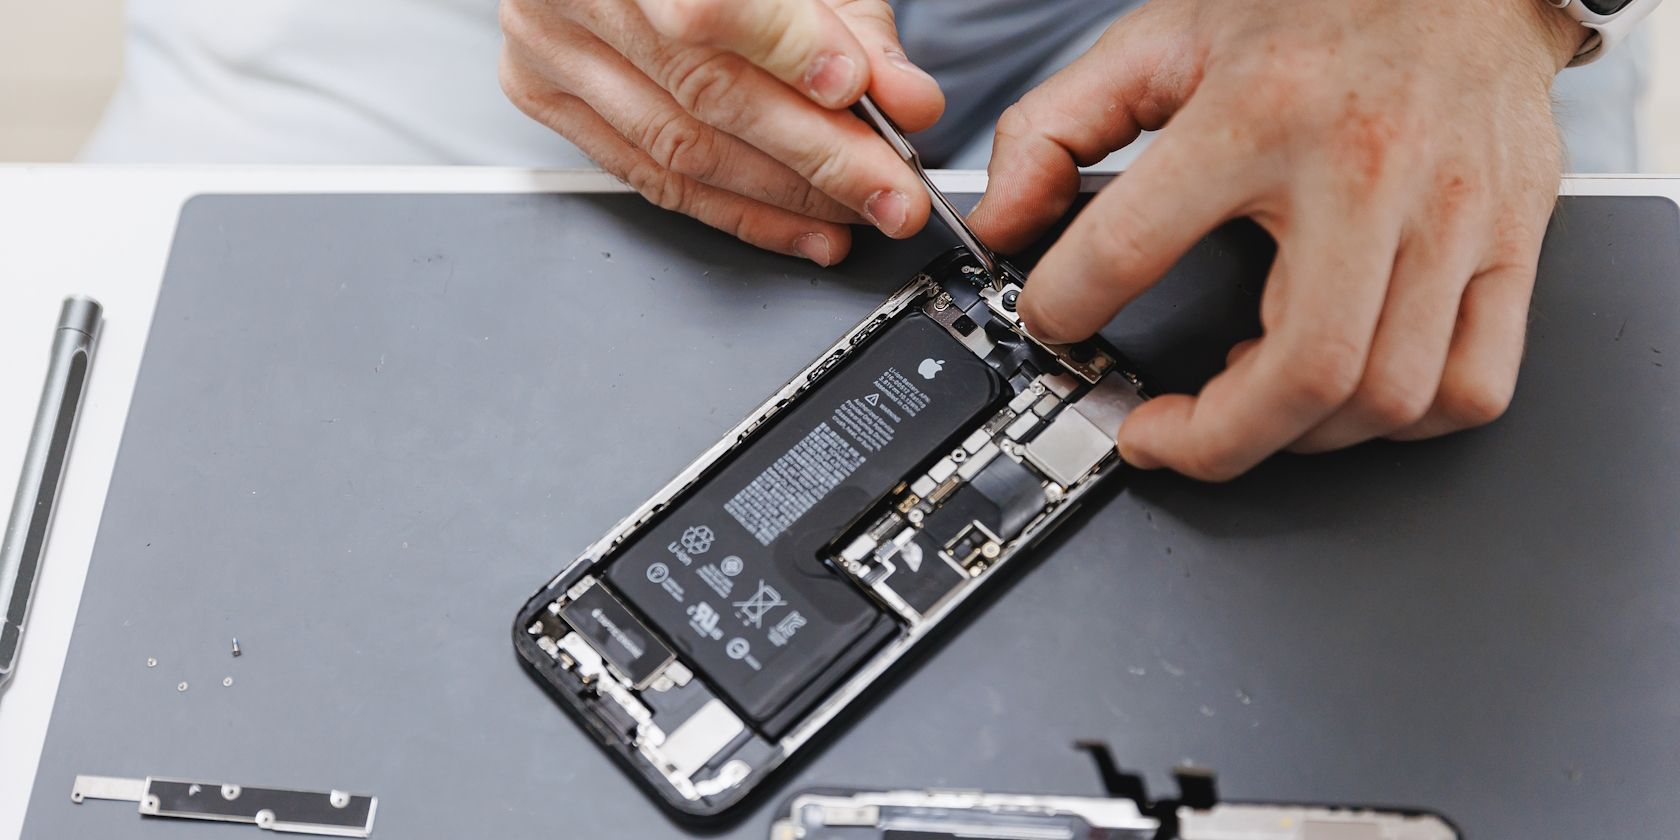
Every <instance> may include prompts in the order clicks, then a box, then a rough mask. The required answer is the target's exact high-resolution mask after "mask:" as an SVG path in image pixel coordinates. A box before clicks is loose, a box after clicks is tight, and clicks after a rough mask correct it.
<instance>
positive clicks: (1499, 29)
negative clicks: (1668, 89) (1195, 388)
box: [972, 0, 1580, 480]
mask: <svg viewBox="0 0 1680 840" xmlns="http://www.w3.org/2000/svg"><path fill="white" fill-rule="evenodd" d="M1579 39H1580V30H1579V29H1578V28H1577V27H1576V25H1575V24H1574V23H1572V22H1570V21H1568V20H1567V19H1565V18H1564V16H1563V15H1562V14H1561V13H1558V12H1556V11H1555V10H1553V9H1551V8H1548V7H1547V6H1546V4H1545V3H1542V2H1540V0H1408V2H1394V0H1244V2H1240V3H1232V2H1222V1H1221V0H1153V2H1151V3H1149V4H1148V5H1147V6H1146V7H1144V8H1143V9H1142V10H1140V11H1139V12H1137V13H1134V14H1132V15H1129V16H1127V17H1126V18H1123V19H1121V20H1120V21H1118V22H1117V23H1116V24H1115V25H1114V26H1113V27H1112V28H1111V29H1110V30H1109V31H1108V32H1107V33H1106V34H1105V35H1104V36H1103V39H1102V41H1101V42H1099V43H1098V44H1097V45H1096V46H1095V47H1094V48H1093V49H1092V50H1091V51H1090V52H1089V53H1087V54H1086V55H1085V56H1084V57H1082V58H1081V59H1079V60H1078V61H1077V62H1076V63H1074V64H1073V65H1071V66H1070V67H1068V68H1067V69H1065V70H1063V71H1062V72H1061V73H1060V74H1058V75H1056V76H1055V77H1053V78H1051V79H1050V80H1049V81H1047V82H1045V83H1044V85H1042V86H1041V87H1039V88H1038V89H1036V90H1034V91H1033V92H1031V93H1030V94H1028V95H1027V96H1026V97H1025V98H1024V99H1022V101H1021V102H1020V103H1018V104H1017V105H1015V106H1014V107H1013V108H1011V109H1010V110H1009V111H1008V112H1007V113H1005V114H1004V115H1003V118H1002V119H1001V120H999V122H998V130H997V139H996V144H995V147H994V151H993V155H992V162H991V167H990V168H991V186H990V188H989V190H988V192H987V194H986V197H985V199H984V201H982V203H981V205H980V207H979V208H978V209H977V210H976V211H975V214H974V217H973V219H972V221H973V223H974V225H975V228H976V229H977V230H978V231H979V233H980V234H981V236H983V237H985V238H986V239H987V241H989V242H990V243H992V245H993V246H994V247H998V248H1001V249H1004V250H1009V249H1012V248H1018V247H1021V246H1024V245H1026V244H1027V243H1029V242H1030V241H1031V240H1032V239H1033V238H1034V237H1035V236H1036V235H1037V234H1038V233H1040V232H1042V231H1043V229H1044V228H1045V227H1046V226H1048V225H1049V224H1050V223H1051V222H1052V221H1054V220H1055V219H1057V218H1058V217H1059V216H1060V215H1061V214H1062V213H1064V212H1066V210H1067V208H1068V207H1069V205H1070V204H1071V202H1072V200H1073V198H1074V196H1075V193H1076V191H1077V188H1078V178H1077V173H1076V171H1075V167H1076V165H1079V164H1083V165H1088V164H1092V163H1095V162H1097V161H1098V160H1100V159H1102V158H1103V157H1104V155H1106V154H1107V153H1108V152H1110V151H1112V150H1114V149H1117V148H1119V147H1121V146H1124V145H1126V144H1127V143H1130V142H1131V141H1132V140H1133V139H1135V138H1136V137H1137V135H1138V133H1139V131H1140V130H1145V129H1147V130H1154V129H1163V127H1164V129H1163V130H1162V131H1161V133H1160V135H1159V136H1158V137H1156V138H1155V141H1154V142H1153V143H1152V144H1151V145H1150V147H1149V148H1148V149H1146V150H1145V151H1144V153H1143V154H1142V156H1141V157H1140V158H1139V159H1138V161H1137V162H1136V164H1135V165H1134V166H1133V167H1132V168H1131V169H1130V170H1128V171H1127V172H1126V173H1125V174H1124V175H1122V176H1121V177H1119V178H1118V179H1116V180H1115V181H1114V183H1112V184H1110V185H1109V186H1108V187H1107V188H1106V189H1104V190H1103V191H1102V193H1101V194H1099V195H1097V196H1096V197H1095V198H1094V199H1093V200H1092V202H1091V204H1090V205H1089V206H1088V207H1087V208H1086V209H1085V210H1084V212H1083V213H1082V214H1081V215H1080V216H1079V218H1078V219H1077V220H1075V222H1074V223H1073V226H1072V227H1071V228H1069V229H1068V231H1067V233H1066V234H1065V235H1064V236H1063V237H1062V238H1061V240H1060V241H1059V242H1057V243H1056V244H1055V246H1054V247H1053V248H1052V249H1051V250H1050V252H1049V253H1048V254H1046V255H1045V257H1044V259H1043V261H1042V262H1040V263H1039V265H1038V267H1037V269H1036V270H1035V271H1034V272H1033V274H1032V281H1031V282H1030V283H1029V284H1028V286H1027V289H1026V291H1025V293H1024V294H1023V295H1022V297H1021V302H1020V307H1021V314H1022V317H1023V319H1024V320H1025V321H1026V322H1027V324H1028V325H1029V327H1030V328H1031V329H1033V330H1034V331H1035V332H1036V333H1038V334H1039V335H1040V336H1041V337H1043V338H1045V339H1048V340H1053V341H1075V340H1078V339H1082V338H1085V337H1087V336H1089V335H1091V334H1092V333H1093V332H1095V331H1096V330H1098V329H1100V328H1101V327H1102V326H1103V325H1104V324H1106V323H1107V322H1108V321H1109V319H1110V318H1112V317H1113V316H1114V313H1115V312H1117V311H1118V310H1119V309H1120V308H1121V307H1123V306H1125V305H1126V304H1127V303H1128V302H1130V301H1131V300H1132V299H1134V298H1136V297H1137V296H1138V295H1139V294H1141V293H1142V292H1143V291H1145V290H1146V289H1148V288H1149V287H1150V286H1151V285H1152V284H1154V283H1155V282H1156V281H1157V280H1158V279H1159V278H1160V277H1161V276H1162V274H1163V273H1165V272H1166V270H1167V269H1168V268H1170V267H1171V266H1172V264H1173V263H1174V262H1175V261H1176V260H1177V259H1178V258H1179V257H1180V256H1182V255H1183V254H1184V252H1185V251H1186V250H1188V249H1189V248H1190V246H1191V245H1193V244H1194V243H1195V242H1196V241H1197V240H1198V239H1199V238H1200V237H1202V236H1203V235H1204V234H1206V233H1207V232H1208V231H1210V230H1212V229H1213V228H1215V227H1217V226H1218V225H1219V224H1221V223H1223V222H1225V221H1227V220H1230V219H1234V218H1238V217H1242V216H1250V217H1252V218H1254V219H1255V220H1256V221H1258V222H1259V223H1260V224H1261V225H1262V226H1263V227H1265V228H1266V229H1267V230H1268V231H1269V232H1270V233H1271V234H1272V235H1273V236H1274V237H1275V238H1276V239H1277V242H1278V256H1277V260H1276V263H1275V264H1274V265H1273V267H1272V273H1271V277H1270V279H1269V280H1268V281H1267V285H1266V291H1265V294H1264V297H1263V299H1262V301H1261V312H1260V316H1261V323H1262V325H1263V328H1264V334H1263V336H1262V337H1261V338H1258V339H1255V340H1253V341H1250V342H1244V343H1243V344H1240V345H1238V346H1237V347H1235V348H1232V350H1231V354H1230V357H1229V360H1228V364H1227V367H1226V369H1225V371H1224V372H1223V373H1221V374H1220V375H1219V376H1217V377H1215V378H1214V379H1213V380H1212V381H1211V382H1209V383H1208V384H1207V386H1206V387H1205V388H1204V389H1203V390H1202V392H1201V393H1200V394H1199V395H1197V396H1195V397H1189V396H1164V397H1161V398H1159V399H1156V400H1152V401H1151V402H1149V403H1148V404H1146V405H1144V406H1143V407H1142V408H1140V409H1138V410H1137V411H1136V412H1134V413H1133V414H1132V416H1131V417H1130V418H1129V419H1128V420H1127V422H1126V424H1125V425H1124V427H1123V428H1122V429H1121V430H1120V436H1119V446H1120V452H1121V454H1122V455H1123V456H1124V457H1125V458H1126V460H1127V461H1129V462H1131V463H1132V464H1135V465H1137V466H1140V467H1144V468H1151V469H1152V468H1157V467H1170V468H1172V469H1175V470H1178V471H1180V472H1183V473H1186V474H1188V475H1191V476H1195V477H1198V478H1202V479H1208V480H1224V479H1228V478H1231V477H1233V476H1236V475H1238V474H1239V473H1242V472H1243V471H1245V470H1247V469H1248V468H1250V467H1252V466H1254V465H1255V464H1256V463H1258V462H1260V461H1261V460H1262V459H1264V458H1265V457H1266V456H1268V455H1270V454H1271V453H1273V452H1275V451H1277V450H1279V449H1284V448H1287V449H1290V450H1292V451H1296V452H1317V451H1323V450H1329V449H1337V448H1340V447H1345V446H1350V445H1352V444H1355V443H1358V442H1360V441H1364V440H1368V439H1371V438H1378V437H1387V438H1393V439H1400V440H1407V439H1415V438H1425V437H1431V436H1435V435H1441V434H1446V433H1448V432H1451V431H1454V430H1458V429H1463V428H1467V427H1470V426H1475V425H1479V424H1482V423H1487V422H1490V421H1492V420H1493V419H1495V418H1496V417H1498V416H1499V415H1500V414H1501V413H1503V412H1504V410H1505V408H1506V406H1507V405H1508V404H1509V402H1510V400H1511V395H1512V392H1513V390H1514V389H1515V387H1516V379H1517V365H1518V362H1519V360H1520V358H1521V356H1522V347H1523V333H1524V330H1525V327H1526V322H1527V316H1528V303H1529V295H1530V292H1531V290H1532V288H1533V285H1534V274H1535V265H1536V261H1537V259H1538V254H1539V249H1540V240H1541V236H1542V234H1543V233H1544V231H1545V227H1546V223H1547V219H1548V216H1549V214H1550V212H1551V209H1552V206H1553V203H1554V201H1555V199H1556V195H1557V186H1558V181H1559V170H1560V157H1561V153H1560V146H1559V141H1558V135H1557V130H1556V128H1555V127H1554V125H1553V123H1552V114H1551V105H1550V100H1549V98H1548V95H1549V94H1548V92H1549V89H1550V85H1551V81H1552V78H1553V76H1554V75H1555V74H1556V73H1557V71H1558V70H1559V69H1560V68H1561V67H1563V66H1564V65H1565V64H1566V63H1568V61H1569V58H1570V56H1571V55H1572V54H1573V53H1574V49H1575V47H1576V46H1577V45H1578V44H1579ZM1169 120H1170V121H1171V122H1170V124H1169V122H1168V121H1169Z"/></svg>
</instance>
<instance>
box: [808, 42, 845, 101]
mask: <svg viewBox="0 0 1680 840" xmlns="http://www.w3.org/2000/svg"><path fill="white" fill-rule="evenodd" d="M856 86H857V64H856V63H854V62H853V61H852V59H851V57H850V56H847V55H844V54H842V53H828V54H826V55H820V56H817V60H816V61H813V62H811V68H810V69H809V70H806V71H805V88H806V89H807V90H808V91H810V93H811V97H812V98H813V99H815V100H817V101H818V102H820V103H822V104H823V105H826V106H828V107H830V108H839V107H841V106H843V105H845V104H846V100H847V99H848V98H849V97H850V95H851V93H852V90H853V89H854V88H855V87H856Z"/></svg>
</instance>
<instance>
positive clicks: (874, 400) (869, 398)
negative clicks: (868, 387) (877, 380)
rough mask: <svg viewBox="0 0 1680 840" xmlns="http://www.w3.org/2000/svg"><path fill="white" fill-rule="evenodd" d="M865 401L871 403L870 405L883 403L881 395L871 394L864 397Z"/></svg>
mask: <svg viewBox="0 0 1680 840" xmlns="http://www.w3.org/2000/svg"><path fill="white" fill-rule="evenodd" d="M863 401H864V402H866V403H869V404H870V405H874V404H876V403H878V402H880V401H881V395H880V394H870V395H869V396H867V397H864V398H863Z"/></svg>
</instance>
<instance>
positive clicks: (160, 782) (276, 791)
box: [70, 776, 379, 837]
mask: <svg viewBox="0 0 1680 840" xmlns="http://www.w3.org/2000/svg"><path fill="white" fill-rule="evenodd" d="M88 799H112V800H117V801H122V802H138V803H139V804H140V814H141V815H142V816H148V817H173V818H176V819H187V820H214V821H218V822H233V823H246V824H249V825H254V826H256V827H258V828H262V829H267V830H269V831H278V832H286V833H291V834H314V835H318V836H326V837H367V836H368V835H369V834H370V833H372V832H373V815H374V812H375V810H377V808H378V806H379V799H378V797H374V796H364V795H361V794H352V793H346V792H344V791H341V790H334V791H328V792H326V793H321V792H318V791H304V790H287V789H284V788H253V787H242V786H240V785H232V784H220V783H217V782H195V781H191V780H187V779H161V778H155V777H152V776H147V777H146V778H144V779H125V778H120V777H115V776H77V777H76V784H75V786H74V787H73V788H71V789H70V801H71V802H75V803H78V804H80V803H81V802H83V801H84V800H88Z"/></svg>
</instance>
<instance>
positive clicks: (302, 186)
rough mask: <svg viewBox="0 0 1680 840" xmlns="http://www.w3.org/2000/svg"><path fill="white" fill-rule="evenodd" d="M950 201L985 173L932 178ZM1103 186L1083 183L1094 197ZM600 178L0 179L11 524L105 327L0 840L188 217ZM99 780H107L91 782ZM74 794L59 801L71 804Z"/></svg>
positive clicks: (18, 826)
mask: <svg viewBox="0 0 1680 840" xmlns="http://www.w3.org/2000/svg"><path fill="white" fill-rule="evenodd" d="M935 179H936V180H937V181H938V183H939V184H940V186H941V187H943V188H944V189H947V190H951V191H956V192H978V191H980V190H983V189H984V188H985V184H986V175H985V173H984V172H974V171H960V172H940V173H936V175H935ZM1102 180H1104V179H1103V177H1101V176H1098V177H1096V178H1092V179H1088V183H1087V187H1088V188H1094V187H1095V186H1096V185H1098V184H1100V182H1101V181H1102ZM624 190H625V188H624V187H623V186H622V185H621V184H619V183H618V182H617V181H615V180H613V179H612V178H610V177H607V176H605V175H603V174H601V173H598V172H579V171H570V172H559V171H531V170H523V169H490V168H414V167H400V168H399V167H392V168H362V167H355V168H350V167H307V168H285V167H80V166H27V165H25V166H0V359H4V360H6V361H5V362H4V363H3V364H0V394H5V395H7V396H6V397H5V398H4V399H0V490H3V491H4V494H5V495H4V499H5V500H7V502H8V504H7V505H6V506H5V508H4V509H9V507H10V505H9V500H10V498H11V496H10V493H11V488H12V482H13V480H14V478H13V477H14V476H16V475H17V470H18V469H19V466H20V461H21V459H22V457H23V449H24V443H25V441H26V439H27V437H28V435H29V427H30V423H31V421H32V420H33V418H34V413H35V406H36V400H37V397H38V395H39V390H40V387H41V378H42V376H43V375H44V372H45V365H46V356H47V345H48V341H49V338H50V333H51V329H52V325H53V324H54V322H55V319H56V318H57V313H58V306H59V303H60V301H61V300H62V299H63V298H64V297H65V296H66V295H69V294H72V293H84V294H91V295H93V296H94V297H96V298H98V299H99V300H100V301H101V302H103V303H104V304H105V308H106V325H105V333H104V336H103V338H102V342H101V346H100V348H99V351H98V360H97V362H96V364H95V368H94V375H93V379H92V383H91V386H90V390H89V394H88V399H87V403H86V406H85V410H84V414H83V415H82V418H81V427H80V431H79V433H78V435H77V440H76V446H75V452H74V455H73V456H72V458H71V462H70V468H69V470H70V471H69V475H68V477H67V478H66V481H65V485H64V493H63V495H62V497H61V498H60V500H59V509H58V513H57V521H56V524H55V526H54V528H53V534H52V540H51V543H50V546H49V550H48V556H47V558H46V560H45V562H44V564H43V569H42V572H41V577H40V581H39V583H38V588H37V590H36V598H35V604H34V607H33V609H32V611H31V615H30V620H29V626H28V628H27V633H26V643H25V645H24V648H23V652H22V655H21V656H20V659H19V663H18V670H17V674H16V675H15V677H14V679H13V684H12V685H10V686H9V687H8V688H7V690H6V691H5V693H4V694H3V695H0V838H12V837H20V836H21V833H22V830H23V818H24V813H25V811H26V809H27V807H28V804H29V797H30V791H31V788H32V787H33V784H34V776H35V769H36V766H37V764H38V763H39V761H40V755H41V748H42V744H43V742H44V741H45V739H46V733H47V723H48V720H49V719H50V717H51V713H52V704H53V698H54V696H55V695H56V694H57V692H58V681H59V676H60V674H61V672H62V671H63V666H64V660H65V655H66V653H67V652H68V650H69V646H70V633H71V628H72V627H73V626H74V624H75V617H76V610H77V607H78V605H79V604H80V602H81V591H82V584H83V582H84V581H85V579H86V576H87V567H88V560H89V558H90V556H91V555H92V552H93V543H94V536H95V534H96V533H97V531H98V529H99V517H100V514H101V512H102V511H103V509H104V502H105V491H106V488H107V487H108V485H109V482H110V478H111V470H112V467H113V466H114V465H115V463H116V455H117V445H118V443H119V441H120V440H121V438H122V429H123V420H124V418H125V417H126V416H127V414H128V404H129V398H130V396H131V395H132V393H133V391H134V382H135V377H136V375H137V374H138V372H139V368H140V356H141V353H142V351H143V350H144V348H145V343H146V333H147V329H148V328H149V326H150V324H151V320H152V308H153V306H154V304H155V303H156V300H157V296H158V291H159V288H160V286H161V284H162V280H163V270H164V264H165V261H166V259H167V257H168V254H169V245H170V241H171V239H172V238H173V236H174V231H175V221H176V216H177V214H178V212H179V210H180V207H181V204H182V203H183V202H184V201H185V200H186V199H188V198H189V197H191V196H193V195H197V194H200V193H522V192H622V191H624ZM1562 191H1563V192H1564V193H1565V194H1568V195H1658V196H1666V197H1668V198H1670V199H1672V200H1675V201H1677V202H1680V176H1574V177H1570V178H1566V179H1565V181H1564V184H1563V190H1562ZM85 769H86V770H87V772H90V773H101V772H104V771H105V768H100V767H88V768H85ZM69 794H70V792H69V790H65V791H64V795H65V799H66V801H68V799H69Z"/></svg>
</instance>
